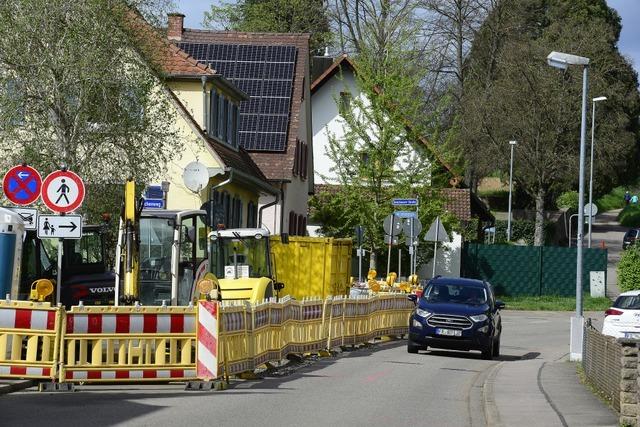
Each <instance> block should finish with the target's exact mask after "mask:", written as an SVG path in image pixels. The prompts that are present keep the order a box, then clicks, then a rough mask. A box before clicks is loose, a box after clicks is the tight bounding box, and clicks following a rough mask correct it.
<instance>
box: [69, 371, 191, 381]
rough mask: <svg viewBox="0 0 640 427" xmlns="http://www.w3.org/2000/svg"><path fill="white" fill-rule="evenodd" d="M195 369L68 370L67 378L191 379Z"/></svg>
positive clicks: (115, 379)
mask: <svg viewBox="0 0 640 427" xmlns="http://www.w3.org/2000/svg"><path fill="white" fill-rule="evenodd" d="M195 376H196V372H195V371H194V370H193V369H131V370H127V371H123V370H117V371H116V370H95V371H67V372H66V376H65V379H66V380H68V381H71V380H76V381H77V380H104V381H108V380H114V381H117V380H135V379H140V380H163V379H172V380H180V379H191V378H195Z"/></svg>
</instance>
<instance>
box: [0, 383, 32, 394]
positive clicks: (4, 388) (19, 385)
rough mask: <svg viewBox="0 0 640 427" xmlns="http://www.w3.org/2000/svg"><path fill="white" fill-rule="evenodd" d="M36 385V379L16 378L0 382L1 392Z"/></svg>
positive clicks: (9, 391) (11, 391)
mask: <svg viewBox="0 0 640 427" xmlns="http://www.w3.org/2000/svg"><path fill="white" fill-rule="evenodd" d="M35 385H36V381H34V380H16V381H11V382H9V383H0V394H8V393H13V392H16V391H20V390H24V389H26V388H29V387H34V386H35Z"/></svg>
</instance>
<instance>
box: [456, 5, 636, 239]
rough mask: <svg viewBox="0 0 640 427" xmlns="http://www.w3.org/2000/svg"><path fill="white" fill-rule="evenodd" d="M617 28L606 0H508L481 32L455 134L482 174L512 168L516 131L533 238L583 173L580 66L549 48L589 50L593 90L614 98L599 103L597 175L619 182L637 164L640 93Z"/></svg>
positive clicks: (517, 168) (519, 176) (518, 171)
mask: <svg viewBox="0 0 640 427" xmlns="http://www.w3.org/2000/svg"><path fill="white" fill-rule="evenodd" d="M619 34H620V18H619V17H618V15H617V14H616V13H615V11H613V10H612V9H609V8H608V7H607V5H606V2H605V1H604V0H580V1H569V0H566V1H565V0H563V1H547V0H523V1H515V0H503V1H501V2H499V3H498V4H497V5H496V7H495V8H494V10H493V11H492V13H491V15H490V16H489V18H488V20H487V22H486V23H485V25H483V28H482V29H481V31H480V34H479V36H478V37H477V38H476V42H475V44H474V46H473V49H472V53H471V58H470V61H471V64H470V66H469V72H468V74H467V76H468V78H467V81H468V83H466V84H465V95H464V96H463V99H462V107H461V110H460V113H459V115H458V120H459V122H460V129H461V131H460V135H459V140H458V144H459V147H461V149H462V150H463V151H464V152H466V153H471V154H472V156H473V157H471V158H470V159H469V160H470V161H471V162H472V165H471V169H472V170H474V171H475V172H474V173H475V175H476V176H475V177H474V179H478V178H480V177H481V176H482V175H483V174H486V173H490V172H492V171H493V170H495V169H498V168H502V169H503V170H506V168H507V167H508V164H509V144H508V141H509V140H517V141H518V146H517V147H516V157H515V158H516V161H515V164H514V180H515V181H516V183H517V184H518V186H519V187H520V188H521V189H522V190H524V191H525V192H526V193H527V194H528V195H529V196H530V197H531V199H532V200H533V201H534V202H535V213H536V215H535V218H536V230H535V244H536V245H541V244H542V243H543V237H544V233H543V223H544V212H545V208H546V204H547V203H548V201H549V199H550V198H551V195H553V194H556V193H560V192H562V191H566V190H569V189H572V188H575V186H576V184H577V175H578V153H579V140H580V118H581V115H580V110H581V94H582V84H581V82H582V69H580V68H579V67H570V68H569V69H568V70H567V71H566V72H565V73H561V72H559V71H558V70H555V69H553V68H550V67H549V66H548V65H547V64H546V56H547V55H548V54H549V52H551V51H552V50H557V51H563V52H568V53H573V54H576V55H581V56H586V57H589V58H591V65H590V80H589V81H590V92H589V94H590V96H591V95H593V96H599V95H606V96H607V97H608V98H609V101H608V102H607V104H606V105H601V106H600V107H599V111H598V129H597V132H596V134H597V137H596V139H597V140H598V141H601V143H600V144H597V146H596V153H597V154H596V163H595V173H596V177H597V179H596V182H599V183H600V185H601V186H604V185H606V186H612V185H613V184H615V183H618V182H620V181H621V180H623V179H624V178H625V171H628V170H630V169H631V170H633V171H634V173H637V169H636V168H632V167H631V166H632V165H635V162H636V160H635V159H636V158H637V157H636V156H637V141H638V130H639V129H638V121H637V117H638V114H639V113H640V96H639V94H638V90H637V86H638V81H637V76H636V74H635V73H634V71H633V70H632V68H631V66H630V65H629V64H628V63H627V61H626V60H625V59H624V58H623V57H621V56H620V54H619V53H618V51H617V48H616V43H617V40H618V36H619Z"/></svg>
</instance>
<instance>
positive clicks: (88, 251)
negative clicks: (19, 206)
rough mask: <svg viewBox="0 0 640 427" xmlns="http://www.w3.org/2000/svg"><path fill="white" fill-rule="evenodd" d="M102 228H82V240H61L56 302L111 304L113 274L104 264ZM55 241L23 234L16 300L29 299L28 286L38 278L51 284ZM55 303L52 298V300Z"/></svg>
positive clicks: (103, 227) (55, 277) (54, 259)
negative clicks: (59, 283)
mask: <svg viewBox="0 0 640 427" xmlns="http://www.w3.org/2000/svg"><path fill="white" fill-rule="evenodd" d="M107 230H108V225H107V224H106V223H104V224H102V225H85V226H83V227H82V238H81V239H79V240H64V242H63V251H62V253H63V256H62V282H61V285H62V286H61V292H60V302H61V303H62V304H63V305H64V306H66V307H70V306H72V305H77V304H79V303H80V301H82V303H83V304H87V305H102V304H113V302H114V287H113V280H114V277H115V274H114V273H113V271H110V270H109V266H108V265H107V263H106V253H105V236H106V233H107ZM57 253H58V242H57V240H56V239H38V237H37V236H36V232H35V231H27V232H26V235H25V240H24V242H23V245H22V265H21V277H20V285H19V287H18V290H17V295H15V296H14V297H15V298H17V299H19V300H27V299H29V298H30V294H31V288H32V284H33V283H34V282H35V281H38V280H40V279H48V280H50V281H53V282H54V283H55V280H56V279H57V268H58V265H57V264H58V262H57V258H58V255H57ZM53 300H54V301H55V299H53Z"/></svg>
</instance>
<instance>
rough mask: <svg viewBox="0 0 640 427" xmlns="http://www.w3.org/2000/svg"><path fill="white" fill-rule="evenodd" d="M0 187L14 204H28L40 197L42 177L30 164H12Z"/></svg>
mask: <svg viewBox="0 0 640 427" xmlns="http://www.w3.org/2000/svg"><path fill="white" fill-rule="evenodd" d="M2 189H3V190H4V194H5V195H6V196H7V199H9V200H10V201H11V202H13V203H15V204H16V205H21V206H24V205H29V204H31V203H33V202H35V201H36V200H38V197H40V191H41V189H42V177H41V176H40V173H39V172H38V171H37V170H35V169H34V168H32V167H31V166H26V165H24V166H14V167H12V168H11V169H9V171H8V172H7V173H6V175H5V176H4V179H3V180H2Z"/></svg>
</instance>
